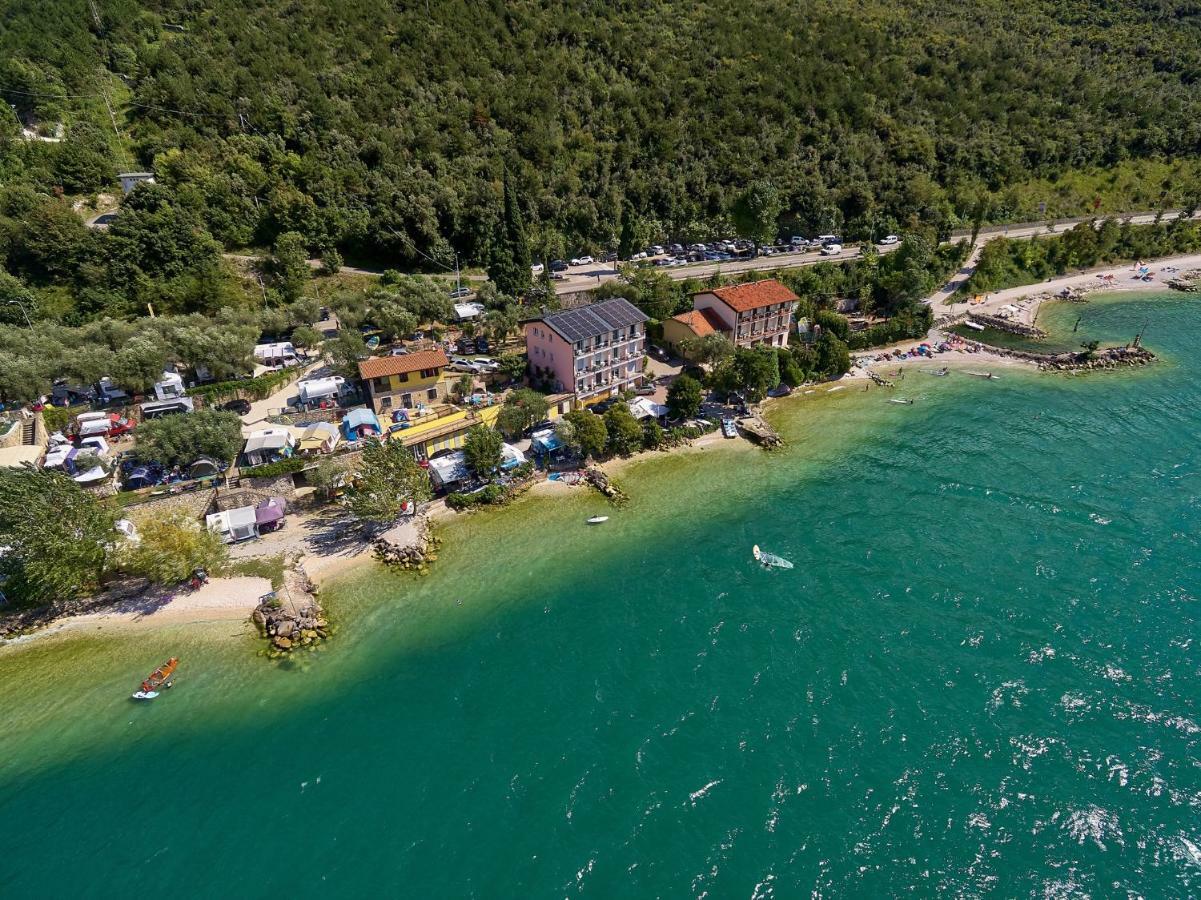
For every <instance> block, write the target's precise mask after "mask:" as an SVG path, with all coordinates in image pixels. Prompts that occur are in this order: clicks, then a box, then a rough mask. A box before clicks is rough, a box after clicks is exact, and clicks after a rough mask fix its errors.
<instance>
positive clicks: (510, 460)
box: [500, 444, 525, 469]
mask: <svg viewBox="0 0 1201 900" xmlns="http://www.w3.org/2000/svg"><path fill="white" fill-rule="evenodd" d="M500 455H501V460H500V467H501V468H502V469H515V468H517V467H518V466H519V465H521V464H522V463H523V462H525V454H524V453H522V452H521V451H520V450H518V449H517V448H516V447H514V446H513V445H512V444H502V445H501V447H500Z"/></svg>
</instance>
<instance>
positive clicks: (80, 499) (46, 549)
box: [0, 466, 117, 603]
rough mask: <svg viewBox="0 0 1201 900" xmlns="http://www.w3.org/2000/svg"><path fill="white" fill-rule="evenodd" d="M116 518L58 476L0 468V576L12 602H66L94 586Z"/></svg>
mask: <svg viewBox="0 0 1201 900" xmlns="http://www.w3.org/2000/svg"><path fill="white" fill-rule="evenodd" d="M116 518H117V517H116V514H115V513H114V512H113V511H112V509H110V508H109V507H107V506H105V505H103V504H102V503H101V502H100V500H99V499H98V498H97V497H96V496H95V495H94V494H90V493H88V492H87V491H85V490H84V489H83V488H81V487H80V486H79V485H77V484H76V483H75V482H74V481H72V480H71V479H70V478H68V477H67V476H66V475H64V474H62V473H61V472H55V471H52V470H50V469H34V468H32V467H29V466H26V467H23V468H20V469H12V468H0V546H3V547H4V548H5V551H4V553H3V554H0V575H3V576H5V578H6V579H7V580H6V581H5V582H4V592H5V593H6V594H7V595H8V596H9V597H12V598H13V599H15V600H17V601H18V602H25V603H45V602H49V601H53V600H70V599H74V598H75V597H78V596H79V595H80V594H81V593H83V592H85V591H87V590H89V589H90V588H92V587H94V586H95V585H96V584H97V583H98V582H99V580H100V576H101V574H102V573H103V571H104V567H105V564H106V563H107V561H108V558H109V547H110V545H111V543H112V542H113V540H114V539H115V537H116V532H115V531H114V530H113V526H114V524H115V522H116Z"/></svg>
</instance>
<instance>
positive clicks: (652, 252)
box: [647, 244, 664, 256]
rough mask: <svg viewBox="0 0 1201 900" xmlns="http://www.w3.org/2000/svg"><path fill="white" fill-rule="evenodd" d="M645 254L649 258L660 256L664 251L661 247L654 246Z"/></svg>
mask: <svg viewBox="0 0 1201 900" xmlns="http://www.w3.org/2000/svg"><path fill="white" fill-rule="evenodd" d="M647 253H648V254H649V255H651V256H662V255H663V253H664V250H663V247H662V246H661V245H659V244H655V246H653V247H651V248H650V250H648V251H647Z"/></svg>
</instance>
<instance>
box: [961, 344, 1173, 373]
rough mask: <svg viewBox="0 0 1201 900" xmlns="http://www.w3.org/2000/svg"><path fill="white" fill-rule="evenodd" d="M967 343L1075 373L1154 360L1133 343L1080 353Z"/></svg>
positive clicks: (1139, 364)
mask: <svg viewBox="0 0 1201 900" xmlns="http://www.w3.org/2000/svg"><path fill="white" fill-rule="evenodd" d="M964 344H965V345H966V346H967V347H969V348H972V349H975V350H978V351H980V352H983V353H992V354H994V355H996V356H1004V357H1007V358H1009V359H1018V360H1022V361H1024V362H1030V363H1034V364H1035V365H1037V366H1038V367H1039V368H1040V369H1043V370H1044V371H1052V372H1074V371H1088V370H1092V369H1122V368H1129V367H1133V366H1145V365H1147V364H1148V363H1151V362H1154V361H1155V354H1154V353H1152V352H1151V351H1150V350H1147V349H1145V348H1143V347H1140V346H1137V345H1134V344H1131V345H1129V346H1126V347H1110V348H1108V349H1105V350H1094V351H1092V352H1091V353H1090V352H1080V353H1037V352H1035V351H1032V350H1013V349H1010V348H1008V347H994V346H992V345H991V344H982V343H980V342H979V341H964Z"/></svg>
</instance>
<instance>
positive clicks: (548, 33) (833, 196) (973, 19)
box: [0, 0, 1201, 290]
mask: <svg viewBox="0 0 1201 900" xmlns="http://www.w3.org/2000/svg"><path fill="white" fill-rule="evenodd" d="M97 9H98V14H99V15H100V16H101V27H99V28H97V27H95V25H94V23H93V21H92V15H91V12H90V10H89V7H88V5H87V3H86V2H85V0H41V2H35V0H13V2H12V3H10V4H8V6H7V8H6V10H5V16H4V19H3V21H2V22H0V88H3V89H5V90H7V91H8V92H9V93H8V94H6V95H5V97H6V99H7V100H9V101H10V102H13V103H14V104H15V105H16V107H17V109H16V113H17V115H18V116H19V117H21V119H22V120H23V122H25V123H26V124H29V125H32V126H35V127H41V128H42V129H43V130H46V129H48V128H53V126H54V125H55V124H56V123H58V122H60V121H65V122H66V124H67V126H68V128H67V136H68V138H69V139H68V140H67V141H64V142H63V143H61V144H52V143H42V142H21V141H16V142H13V141H6V142H5V143H4V147H3V149H2V150H0V180H5V181H10V182H11V181H12V180H13V179H14V178H19V179H20V180H23V181H24V182H26V183H28V184H30V185H32V186H34V187H36V188H37V189H39V190H43V191H49V190H51V189H52V188H55V187H62V188H64V189H65V190H67V191H68V192H87V191H94V190H97V189H99V188H102V187H105V186H107V185H109V184H111V183H112V175H113V173H114V171H115V169H116V168H118V167H121V168H125V167H128V166H129V164H130V161H131V157H132V159H133V160H135V161H136V162H137V164H138V165H141V166H153V168H154V170H155V171H156V173H157V175H158V177H159V181H160V182H161V183H162V184H163V185H164V186H166V187H168V188H170V189H171V190H172V191H173V192H175V195H176V196H177V197H178V200H179V203H180V204H182V206H183V207H184V208H186V209H187V210H188V211H189V213H190V214H191V215H194V216H196V217H197V218H198V220H199V221H201V222H202V223H203V227H204V229H205V231H206V233H207V234H210V235H212V236H213V237H215V238H216V239H217V240H219V241H221V242H224V243H226V244H227V245H230V246H246V245H250V244H256V245H259V246H272V245H273V244H274V242H275V240H276V239H277V238H278V237H279V236H280V235H281V234H284V233H286V232H297V233H299V234H301V235H302V236H303V238H304V240H305V242H306V244H307V245H308V246H309V247H310V248H330V249H332V248H335V247H336V248H340V249H341V250H342V251H343V252H346V253H349V254H354V255H356V256H362V255H366V256H373V257H376V258H380V259H389V260H396V261H397V262H398V263H400V264H403V265H405V266H411V265H418V264H421V265H431V266H434V267H435V268H437V267H447V266H451V265H453V257H454V253H455V252H458V253H459V254H460V256H461V257H462V258H464V259H468V260H473V261H475V262H477V263H481V264H484V263H487V262H489V261H490V260H493V259H494V255H493V251H494V250H497V249H499V250H500V251H501V255H502V256H503V257H504V258H505V260H506V265H508V264H510V263H512V264H517V263H521V262H524V259H523V257H527V256H528V254H529V249H522V245H523V240H525V239H519V232H520V231H521V230H522V229H518V230H517V231H515V230H514V225H515V224H522V225H523V226H524V231H525V232H527V233H528V244H525V245H524V246H525V247H528V248H533V249H534V250H535V251H536V252H537V253H538V254H539V255H541V254H542V253H547V254H550V255H554V256H561V255H564V254H568V253H573V252H578V251H580V250H594V251H595V250H598V249H605V248H614V249H615V248H616V247H617V244H618V241H619V238H621V237H622V235H623V233H624V235H625V239H624V243H625V244H626V245H627V246H632V245H634V244H635V243H641V242H643V241H646V240H650V239H652V238H655V239H662V238H663V237H666V236H672V237H679V238H686V237H689V236H695V237H701V236H707V235H713V234H716V233H718V232H722V231H726V230H727V229H728V228H730V227H731V225H732V223H733V222H734V221H737V222H738V223H739V224H740V225H742V226H743V227H744V228H748V229H751V230H753V231H754V232H755V233H757V234H759V233H766V232H768V231H770V230H772V227H773V226H776V227H779V228H783V229H787V230H790V231H791V230H795V231H796V232H799V233H805V234H809V235H812V234H814V233H817V232H829V231H842V232H844V233H845V236H848V237H851V238H857V237H873V236H879V233H880V232H883V231H889V230H898V228H900V227H904V228H910V227H912V226H914V225H918V224H925V225H929V226H932V227H934V228H935V230H936V231H937V232H938V233H940V234H945V232H946V229H947V228H948V227H949V226H951V225H953V224H961V223H963V224H969V225H970V224H971V222H972V221H973V220H974V219H976V218H978V217H979V214H980V212H981V210H983V209H987V210H988V213H989V215H990V216H991V217H993V218H1014V217H1018V218H1021V217H1024V218H1037V217H1038V216H1039V215H1040V213H1039V209H1040V203H1049V204H1050V207H1051V211H1052V213H1062V212H1066V211H1069V210H1066V209H1064V208H1063V207H1062V206H1060V205H1059V204H1060V203H1061V202H1063V203H1069V204H1070V205H1071V207H1072V208H1071V209H1070V211H1071V212H1073V213H1079V212H1083V211H1084V209H1083V207H1084V206H1085V205H1090V206H1091V204H1092V202H1093V200H1094V197H1095V198H1096V199H1098V200H1100V201H1101V203H1103V204H1109V203H1110V202H1111V198H1114V202H1121V201H1128V200H1130V199H1132V198H1133V197H1134V196H1136V195H1137V196H1138V197H1139V198H1140V199H1141V200H1142V201H1144V202H1151V203H1157V202H1160V200H1161V199H1164V198H1167V199H1171V198H1179V197H1180V196H1181V195H1182V192H1183V191H1185V190H1191V189H1192V188H1187V187H1186V186H1185V185H1183V184H1182V182H1183V181H1186V180H1194V181H1195V177H1194V176H1195V173H1196V166H1195V165H1191V164H1190V165H1188V166H1183V167H1182V163H1183V162H1185V161H1190V160H1194V159H1195V157H1196V154H1197V147H1198V145H1199V128H1201V125H1199V123H1201V96H1199V95H1198V92H1197V91H1196V89H1195V83H1196V76H1197V72H1198V71H1201V40H1199V37H1201V34H1199V29H1201V24H1199V23H1198V21H1197V18H1196V15H1195V10H1194V9H1193V5H1192V4H1191V3H1190V2H1188V0H1162V2H1158V3H1154V4H1136V3H1130V2H1126V3H1114V2H1109V0H1081V2H1067V0H1027V2H1023V3H1021V4H1009V3H1003V2H1001V0H967V2H964V3H958V4H948V3H945V2H935V0H916V2H910V3H905V4H885V3H881V2H878V0H871V2H868V3H866V4H849V3H845V2H844V3H834V4H817V3H800V4H783V5H782V4H779V3H768V2H765V0H738V2H734V0H702V2H699V3H687V4H684V3H680V2H678V0H649V2H646V0H640V2H637V3H633V2H630V0H618V2H614V3H606V4H579V3H550V4H546V3H534V2H532V0H514V2H510V3H503V4H502V3H493V4H482V5H481V4H471V3H467V2H465V0H449V2H439V3H436V4H430V5H422V4H420V3H417V4H412V3H410V4H395V3H386V2H383V0H358V2H355V3H338V4H330V3H326V2H324V0H295V2H290V3H283V2H281V0H268V2H262V3H257V4H250V5H247V4H245V3H241V2H235V0H213V2H209V3H205V4H194V3H190V2H186V0H155V2H153V3H149V4H146V3H139V2H135V0H106V2H105V3H102V4H97ZM168 22H169V23H174V24H177V25H179V26H182V29H183V30H182V32H176V31H169V30H167V29H165V28H164V27H163V26H164V24H165V23H168ZM101 68H103V69H105V70H107V73H108V74H107V75H102V76H100V77H102V78H105V79H106V80H107V81H108V82H109V84H110V93H116V94H117V95H118V101H119V102H120V98H121V97H125V96H128V97H129V98H130V99H131V100H132V102H133V104H137V105H128V106H124V107H123V109H122V110H121V114H122V119H121V121H120V125H121V128H122V136H121V138H120V139H118V138H117V137H116V136H115V135H114V134H113V130H112V126H111V123H110V122H109V120H108V118H107V112H106V111H105V109H104V106H103V103H102V100H101V96H100V90H99V85H98V83H97V80H98V76H97V72H98V71H99V70H100V69H101ZM118 76H119V77H120V78H121V79H123V82H122V81H119V80H118ZM10 127H11V125H10ZM127 154H129V155H127ZM1169 161H1171V162H1169ZM1130 167H1133V168H1130ZM1115 169H1120V170H1123V171H1134V172H1140V173H1143V175H1144V176H1145V177H1142V178H1137V179H1135V181H1137V182H1142V183H1144V184H1145V186H1144V187H1136V186H1131V185H1122V184H1119V183H1117V182H1116V181H1111V180H1108V179H1107V178H1106V177H1105V175H1104V170H1115ZM506 172H507V173H508V177H507V178H506ZM1152 172H1154V173H1155V176H1154V177H1151V173H1152ZM1161 176H1162V177H1161ZM507 181H508V182H510V184H511V187H510V190H509V191H506V189H505V185H506V182H507ZM1165 182H1166V183H1165ZM1056 185H1060V186H1062V187H1063V188H1064V189H1063V190H1059V189H1057V188H1056ZM1193 187H1194V188H1195V184H1194V185H1193ZM1193 193H1195V190H1193ZM1119 197H1120V198H1121V201H1118V200H1117V198H1119ZM981 198H986V200H987V202H985V203H983V204H982V202H981ZM1102 211H1105V210H1102ZM189 227H190V226H189ZM498 241H500V244H501V245H500V246H499V248H498ZM510 274H511V275H513V276H514V278H515V279H516V280H517V281H518V282H521V284H516V283H515V284H514V290H517V289H519V288H520V287H522V286H524V283H525V282H528V278H526V277H525V276H523V275H521V274H520V273H518V272H517V271H516V268H515V267H513V270H512V272H511V273H510Z"/></svg>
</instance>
